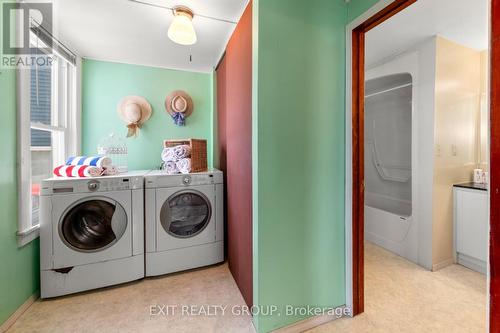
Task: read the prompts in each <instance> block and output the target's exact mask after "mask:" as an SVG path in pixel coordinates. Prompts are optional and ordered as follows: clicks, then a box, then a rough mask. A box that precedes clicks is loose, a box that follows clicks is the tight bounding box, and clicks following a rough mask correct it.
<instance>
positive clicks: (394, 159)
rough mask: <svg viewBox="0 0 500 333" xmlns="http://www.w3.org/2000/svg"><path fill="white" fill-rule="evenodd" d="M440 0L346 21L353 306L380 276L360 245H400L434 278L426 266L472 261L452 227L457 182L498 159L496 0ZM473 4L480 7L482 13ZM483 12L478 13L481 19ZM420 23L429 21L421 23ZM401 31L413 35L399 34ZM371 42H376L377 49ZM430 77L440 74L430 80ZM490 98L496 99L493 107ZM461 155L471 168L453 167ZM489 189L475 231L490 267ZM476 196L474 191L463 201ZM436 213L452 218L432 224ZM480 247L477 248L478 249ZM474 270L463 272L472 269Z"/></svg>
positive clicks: (393, 251) (386, 6)
mask: <svg viewBox="0 0 500 333" xmlns="http://www.w3.org/2000/svg"><path fill="white" fill-rule="evenodd" d="M444 2H446V0H445V1H444ZM444 2H441V1H440V2H439V3H440V4H436V2H435V1H428V0H418V1H415V0H406V1H405V0H400V1H380V2H379V3H378V4H377V5H376V6H374V7H373V8H372V9H371V10H370V11H368V12H367V13H366V14H365V15H364V16H363V17H362V18H360V19H358V20H357V21H356V22H354V23H353V24H351V26H349V29H348V36H347V38H348V42H349V43H351V44H352V49H350V50H349V51H350V54H348V57H349V59H350V60H351V65H352V72H351V75H352V76H351V77H350V79H351V81H350V82H348V84H349V87H348V88H352V95H351V97H352V98H349V101H348V104H349V105H348V117H350V119H349V120H348V121H352V123H349V125H351V124H352V126H351V128H350V130H351V131H352V132H350V133H348V137H347V140H348V142H350V143H351V146H350V147H349V145H348V153H349V154H350V155H351V158H352V159H351V161H349V162H348V165H347V167H348V171H351V172H352V173H351V174H349V173H348V182H349V183H351V184H352V188H348V191H349V190H352V192H351V193H348V195H349V196H351V197H352V206H351V207H346V208H347V209H348V214H347V215H348V221H352V225H350V226H348V231H347V234H348V236H351V237H352V238H351V239H352V247H351V248H350V249H349V250H350V253H351V255H352V280H351V281H352V285H351V286H350V287H351V289H352V308H353V312H354V314H355V315H356V314H359V313H362V312H364V310H365V303H364V301H365V298H364V297H365V292H366V289H365V282H364V281H365V279H368V282H370V281H372V280H373V279H372V278H373V276H368V277H367V276H366V274H367V273H368V274H371V273H370V271H368V272H366V271H365V264H367V263H366V262H365V259H366V258H365V251H368V252H370V251H371V252H376V255H377V256H380V255H383V254H384V253H385V254H388V256H393V255H395V257H397V260H400V259H402V258H404V260H405V261H404V262H403V261H402V262H403V265H406V262H409V263H414V264H417V265H418V266H415V267H417V268H418V269H422V272H423V274H422V276H425V277H428V276H431V275H426V274H424V273H425V272H431V271H433V272H434V271H440V270H441V269H445V268H446V267H455V266H453V264H454V263H457V262H458V263H460V264H463V265H464V266H466V267H468V268H471V266H467V265H466V264H464V261H463V260H462V261H461V259H463V258H465V257H466V256H462V257H461V256H460V255H461V253H460V252H459V251H458V250H457V240H456V238H457V235H456V230H457V229H460V228H458V227H457V226H456V224H455V223H456V222H455V220H456V218H455V216H456V215H457V213H456V211H455V208H454V205H456V200H457V199H455V197H454V186H453V185H455V184H458V185H461V184H463V183H466V182H469V180H470V182H471V183H472V180H473V170H474V169H483V170H484V171H488V169H489V168H488V164H491V163H494V159H493V158H492V160H491V161H489V158H488V157H489V148H488V138H489V133H488V128H489V124H488V120H489V117H488V114H489V108H488V105H489V101H488V77H489V71H488V69H489V64H488V62H489V57H488V55H489V51H488V47H489V40H490V38H489V36H488V19H489V11H490V8H489V7H490V1H488V0H485V1H484V4H479V5H478V2H476V1H469V0H460V1H459V2H460V3H458V2H457V1H454V2H453V3H452V4H451V3H450V4H449V5H450V6H447V8H445V7H446V4H444ZM480 2H483V1H480ZM495 2H497V1H493V2H492V4H493V8H494V7H495ZM432 6H437V7H435V8H434V7H432ZM440 6H443V7H441V8H439V7H440ZM431 7H432V8H431ZM468 7H469V10H467V8H468ZM471 8H472V10H471ZM475 10H477V11H482V12H480V13H479V14H477V13H475V12H474V11H475ZM440 12H442V13H443V17H442V18H441V17H439V13H440ZM419 13H420V14H421V15H422V14H425V16H421V17H420V18H419V19H420V21H413V20H414V19H415V17H414V18H412V17H411V15H417V14H419ZM445 14H446V16H447V17H445ZM476 14H477V15H476ZM452 18H454V19H452ZM479 18H481V20H482V21H483V22H480V21H477V22H475V23H476V24H475V25H474V20H476V19H479ZM417 19H418V18H417ZM446 20H447V21H446ZM423 21H425V22H426V23H425V24H421V23H418V24H415V22H423ZM478 22H479V24H478ZM483 23H484V26H482V24H483ZM493 23H494V19H493ZM397 24H400V26H397ZM478 26H480V28H481V29H482V31H484V32H485V33H484V35H481V36H480V37H475V36H476V35H477V34H478V31H472V30H474V29H476V30H477V29H478V28H477V27H478ZM468 27H472V28H471V29H469V28H468ZM432 28H434V31H432ZM384 29H385V31H384ZM387 29H389V30H390V31H391V33H387V31H388V30H387ZM460 29H462V31H460ZM468 29H469V30H468ZM417 30H420V31H417ZM384 33H385V34H384ZM380 36H383V37H385V39H381V38H380ZM405 36H406V37H408V40H407V41H406V42H405V43H406V44H405V43H403V42H399V40H401V39H402V38H404V37H405ZM424 37H425V38H424ZM375 44H376V45H377V48H374V47H373V45H375ZM410 44H411V47H410V46H409V45H410ZM462 51H463V54H464V56H463V57H462V58H460V57H458V58H456V59H455V58H454V55H456V54H457V52H458V53H461V52H462ZM492 53H493V54H494V49H493V51H492ZM469 56H470V57H469ZM467 57H469V58H467ZM464 59H468V60H466V61H465V60H464ZM460 61H463V63H464V64H465V63H471V62H473V63H474V66H473V67H474V69H473V70H474V72H473V73H472V72H468V73H467V74H466V75H462V76H463V77H465V76H468V77H469V80H465V81H464V82H463V83H462V84H460V82H459V83H458V86H457V80H461V77H460V75H459V72H461V71H462V72H466V71H467V68H466V66H461V67H460V66H458V67H456V65H457V64H458V63H459V62H460ZM453 66H455V67H453ZM436 73H437V74H436ZM450 73H451V74H450ZM431 78H432V80H435V81H433V83H432V84H430V82H431V81H430V80H431ZM476 79H477V80H476ZM439 80H441V81H439ZM348 81H349V80H348ZM472 81H474V84H473V88H471V89H473V90H474V94H472V93H470V94H469V95H467V94H466V93H464V95H463V100H462V101H460V103H458V102H456V101H457V99H456V94H455V95H453V94H454V93H456V92H457V91H460V89H462V88H463V87H465V86H467V85H470V84H471V82H472ZM490 84H491V85H493V84H494V80H493V81H492V82H491V83H490ZM467 89H469V88H466V90H467ZM469 92H470V91H468V92H467V93H469ZM492 94H493V93H492ZM466 95H467V96H466ZM453 98H455V100H454V102H456V103H451V104H452V105H447V104H446V101H447V99H448V100H449V99H453ZM472 105H473V106H472ZM493 105H494V101H493V100H492V108H493ZM351 112H352V113H351ZM450 116H452V118H446V117H450ZM492 117H493V116H492ZM460 122H462V124H463V127H457V126H459V125H460V126H462V125H461V123H460ZM492 126H493V127H494V124H493V123H492ZM348 132H349V131H348ZM450 140H451V141H450ZM453 140H455V141H453ZM349 148H350V150H349ZM493 149H494V145H493V142H492V150H493ZM448 157H449V159H448V160H447V159H446V158H448ZM443 161H445V162H446V163H448V164H445V163H444V162H443ZM450 161H451V162H450ZM453 163H455V165H454V164H453ZM458 164H460V165H462V166H464V167H463V168H461V169H460V170H458V167H457V165H458ZM450 170H451V171H450ZM457 170H458V171H457ZM492 170H493V169H492ZM454 172H455V173H454ZM457 174H460V175H457ZM484 180H486V181H487V180H488V176H487V173H483V180H482V181H481V182H483V181H484ZM493 184H494V179H493V176H492V180H491V185H492V186H494V185H493ZM484 188H485V189H486V191H485V192H483V193H482V194H485V196H484V200H483V199H481V200H482V201H484V203H486V205H484V204H482V206H480V207H482V208H480V209H481V210H482V211H483V212H485V214H482V215H484V216H485V221H484V224H485V227H484V228H483V229H481V228H479V229H477V230H482V231H481V233H482V236H483V238H484V241H481V246H482V247H484V249H483V248H481V258H484V264H485V266H484V267H486V263H487V262H488V257H487V247H488V232H487V230H488V224H489V221H488V214H487V211H488V204H487V202H488V197H489V194H488V191H487V189H488V186H487V185H484ZM433 194H434V195H433ZM433 196H434V198H433ZM474 200H475V199H470V198H468V199H466V202H467V203H469V202H472V201H474ZM478 209H479V208H478ZM492 210H493V207H492ZM349 211H350V212H351V213H352V215H351V216H349ZM441 220H443V221H445V222H443V223H442V224H436V223H435V222H434V221H441ZM349 227H351V228H352V229H351V228H349ZM462 229H463V228H462ZM463 230H466V231H467V229H463ZM463 230H462V231H463ZM437 235H439V238H438V237H437ZM462 237H463V236H462ZM365 241H366V242H367V243H366V244H368V245H366V246H367V248H365ZM440 247H441V248H442V249H440ZM439 251H441V253H439ZM368 254H369V253H368ZM475 257H478V256H476V255H474V258H472V259H475ZM369 259H370V257H368V261H369ZM465 259H468V258H465ZM477 263H478V262H476V261H474V262H473V264H477ZM368 264H370V262H368ZM472 266H474V265H472ZM405 267H406V266H405ZM408 267H409V266H408ZM457 267H458V266H457ZM461 268H462V266H460V267H458V269H461ZM468 268H467V270H466V271H464V272H465V273H462V271H460V270H459V271H457V274H458V275H460V276H465V275H467V274H468V272H469V270H468ZM473 268H477V267H475V266H474V267H473ZM478 270H480V269H478ZM485 270H486V269H485ZM445 272H448V271H445ZM471 272H472V271H471ZM483 273H486V272H483ZM430 274H434V273H430ZM474 274H475V272H474ZM414 276H419V275H418V274H416V275H414ZM436 276H438V275H436ZM467 276H468V275H467ZM395 278H396V277H395V276H393V280H395ZM370 279H371V280H370ZM422 281H423V280H422ZM393 282H396V281H393ZM481 283H483V282H481ZM478 288H479V289H480V287H478ZM481 288H482V287H481ZM484 289H485V290H486V275H484ZM485 290H484V294H485V295H484V296H485V297H486V291H485ZM350 291H351V290H350ZM348 292H349V291H348ZM478 295H479V294H478ZM478 299H479V298H478ZM485 303H486V302H483V305H482V306H484V307H485V306H486V304H485ZM484 321H485V322H486V318H484ZM484 324H485V325H486V323H484Z"/></svg>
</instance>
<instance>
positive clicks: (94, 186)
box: [87, 180, 100, 192]
mask: <svg viewBox="0 0 500 333" xmlns="http://www.w3.org/2000/svg"><path fill="white" fill-rule="evenodd" d="M99 185H100V183H99V181H98V180H91V181H89V182H88V184H87V186H88V188H89V191H90V192H95V191H97V190H98V189H99Z"/></svg>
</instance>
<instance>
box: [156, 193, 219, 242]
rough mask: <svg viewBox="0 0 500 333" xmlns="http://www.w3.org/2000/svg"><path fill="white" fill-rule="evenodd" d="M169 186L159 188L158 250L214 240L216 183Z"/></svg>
mask: <svg viewBox="0 0 500 333" xmlns="http://www.w3.org/2000/svg"><path fill="white" fill-rule="evenodd" d="M169 190H170V191H169ZM169 190H167V191H165V192H163V190H159V191H161V192H162V194H163V200H162V201H161V203H160V205H161V206H160V207H161V209H160V212H159V222H160V228H159V229H160V230H159V231H158V233H159V239H158V247H159V250H165V249H173V248H182V247H187V246H193V245H198V244H206V243H210V242H214V241H215V223H214V222H213V221H214V220H215V219H214V218H213V215H214V211H213V203H214V199H215V195H214V186H199V187H197V188H196V189H194V188H193V189H181V190H179V189H177V190H174V191H172V190H171V189H169ZM160 197H162V195H160ZM160 200H161V199H160Z"/></svg>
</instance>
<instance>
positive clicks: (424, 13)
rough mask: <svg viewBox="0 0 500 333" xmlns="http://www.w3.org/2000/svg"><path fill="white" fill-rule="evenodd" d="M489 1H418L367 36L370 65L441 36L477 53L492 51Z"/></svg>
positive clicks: (367, 59) (367, 58)
mask: <svg viewBox="0 0 500 333" xmlns="http://www.w3.org/2000/svg"><path fill="white" fill-rule="evenodd" d="M488 2H489V1H488V0H418V1H417V2H416V3H414V4H413V5H411V6H410V7H408V8H406V9H405V10H403V11H402V12H400V13H398V14H397V15H395V16H393V17H392V18H391V19H389V20H388V21H385V22H384V23H382V24H381V25H379V26H378V27H376V28H374V29H373V30H370V31H369V32H368V33H367V35H366V65H367V67H370V66H372V65H374V64H376V63H378V62H380V61H382V60H383V59H385V58H388V57H391V56H393V55H396V54H399V53H402V52H404V51H406V50H409V49H412V48H414V47H415V46H417V45H418V44H420V43H421V42H423V41H424V40H426V39H428V38H430V37H432V36H435V35H440V36H443V37H445V38H447V39H449V40H452V41H454V42H457V43H459V44H462V45H465V46H468V47H471V48H473V49H477V50H485V49H487V48H488Z"/></svg>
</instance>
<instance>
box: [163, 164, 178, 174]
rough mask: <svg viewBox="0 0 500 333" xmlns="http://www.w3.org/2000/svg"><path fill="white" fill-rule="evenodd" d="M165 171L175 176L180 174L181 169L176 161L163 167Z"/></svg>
mask: <svg viewBox="0 0 500 333" xmlns="http://www.w3.org/2000/svg"><path fill="white" fill-rule="evenodd" d="M163 169H164V170H165V172H166V173H167V174H169V175H175V174H177V173H179V169H177V164H176V163H175V162H174V161H168V162H165V164H164V165H163Z"/></svg>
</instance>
